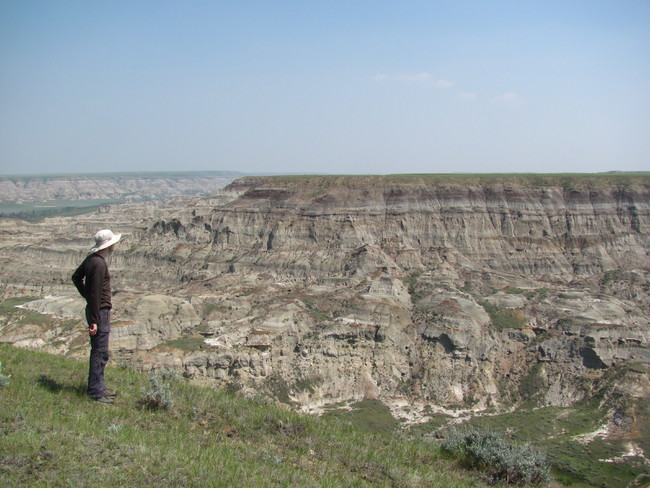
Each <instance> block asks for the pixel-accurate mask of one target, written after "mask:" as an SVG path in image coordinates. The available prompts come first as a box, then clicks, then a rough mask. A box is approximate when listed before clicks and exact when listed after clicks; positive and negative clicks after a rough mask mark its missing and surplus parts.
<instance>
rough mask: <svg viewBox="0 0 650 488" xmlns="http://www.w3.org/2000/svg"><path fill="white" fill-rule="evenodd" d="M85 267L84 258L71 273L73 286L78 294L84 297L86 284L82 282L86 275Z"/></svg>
mask: <svg viewBox="0 0 650 488" xmlns="http://www.w3.org/2000/svg"><path fill="white" fill-rule="evenodd" d="M85 267H86V261H85V260H84V262H83V263H81V264H80V265H79V267H78V268H77V270H76V271H75V272H74V273H73V274H72V282H73V283H74V286H76V287H77V290H78V291H79V294H80V295H81V296H82V297H84V298H86V286H85V284H84V278H85V275H86V272H85Z"/></svg>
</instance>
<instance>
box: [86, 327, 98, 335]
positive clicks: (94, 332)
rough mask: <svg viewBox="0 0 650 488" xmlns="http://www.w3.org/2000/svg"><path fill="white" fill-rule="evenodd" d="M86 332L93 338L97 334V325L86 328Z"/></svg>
mask: <svg viewBox="0 0 650 488" xmlns="http://www.w3.org/2000/svg"><path fill="white" fill-rule="evenodd" d="M88 332H89V333H90V335H91V336H94V335H95V334H97V324H92V325H91V326H90V327H89V328H88Z"/></svg>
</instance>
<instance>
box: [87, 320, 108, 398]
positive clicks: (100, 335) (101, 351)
mask: <svg viewBox="0 0 650 488" xmlns="http://www.w3.org/2000/svg"><path fill="white" fill-rule="evenodd" d="M86 320H89V314H88V310H86ZM88 325H90V322H88ZM110 333H111V310H110V308H102V309H100V310H99V323H98V324H97V334H95V335H94V336H90V367H89V370H88V395H90V396H91V397H93V398H101V397H102V396H104V367H105V366H106V363H107V362H108V356H109V353H108V336H109V334H110Z"/></svg>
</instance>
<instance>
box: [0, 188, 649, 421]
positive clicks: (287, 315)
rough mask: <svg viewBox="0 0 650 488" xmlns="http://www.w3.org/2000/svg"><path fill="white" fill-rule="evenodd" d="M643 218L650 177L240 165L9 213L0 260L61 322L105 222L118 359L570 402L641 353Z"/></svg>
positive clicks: (371, 389)
mask: <svg viewBox="0 0 650 488" xmlns="http://www.w3.org/2000/svg"><path fill="white" fill-rule="evenodd" d="M649 224H650V178H648V176H625V177H623V176H620V177H616V176H597V175H589V176H582V177H580V176H517V175H511V176H507V177H506V176H503V177H496V176H492V175H486V176H484V177H479V176H467V177H461V176H459V177H444V176H427V175H423V176H385V177H379V176H377V177H371V176H366V177H351V176H350V177H334V176H331V177H324V176H313V177H305V176H301V177H248V178H242V179H240V180H237V181H235V182H234V183H233V184H231V185H230V186H229V187H228V188H227V190H226V192H225V193H224V194H223V195H220V196H219V197H205V198H186V199H183V200H177V201H176V202H174V203H170V204H167V206H165V207H153V206H151V205H147V204H139V205H135V204H132V205H121V206H115V207H110V208H108V209H105V212H104V213H103V214H101V215H100V214H95V215H91V216H85V217H82V218H76V219H75V220H71V219H50V220H48V221H46V222H44V223H43V224H35V225H27V224H23V223H20V222H16V221H5V222H3V224H2V226H1V227H0V232H2V236H3V237H2V246H1V248H0V251H1V255H0V258H1V259H2V264H3V274H4V276H3V282H4V293H5V295H15V294H18V293H32V294H36V295H45V294H52V293H55V294H56V296H55V297H54V298H49V299H46V300H40V301H37V302H34V303H31V304H30V303H28V304H26V305H25V307H27V308H31V309H35V310H41V311H46V312H48V313H52V314H54V315H56V316H59V317H61V319H63V318H65V317H68V318H69V316H70V315H72V316H74V315H78V313H79V310H80V306H79V303H80V300H79V298H78V297H75V295H74V293H73V290H72V289H71V285H70V283H69V275H70V274H71V271H72V270H73V269H74V266H75V265H76V264H77V263H78V262H79V261H80V260H81V259H82V258H83V256H84V254H85V252H86V249H87V247H89V245H88V236H90V235H92V233H94V231H95V230H97V229H98V228H101V227H108V226H112V227H114V230H116V231H122V232H124V233H125V239H124V242H123V243H122V244H121V245H120V248H119V249H118V252H116V253H115V255H114V259H113V263H112V264H111V266H112V270H113V275H114V277H115V278H114V280H115V290H116V295H115V298H114V302H115V313H114V331H115V332H114V335H113V336H114V342H113V349H114V353H115V354H116V356H117V357H120V356H122V357H124V358H128V359H129V360H130V361H132V362H133V363H135V364H140V365H141V366H142V367H143V368H150V367H151V368H159V367H173V368H176V369H178V370H179V371H181V372H182V373H183V374H185V375H186V376H190V377H201V378H204V379H212V380H214V381H216V382H219V383H223V384H226V383H227V384H231V385H235V386H236V387H238V388H240V389H242V390H243V391H248V392H250V393H251V394H255V395H268V396H269V397H273V398H275V399H276V400H280V401H282V402H284V403H293V404H295V405H298V406H302V407H303V408H304V409H305V410H310V411H318V409H319V408H321V407H322V406H323V405H326V404H328V403H335V402H343V401H349V400H353V399H362V398H378V399H381V400H382V401H384V402H386V403H387V404H390V405H392V406H393V409H394V413H395V414H396V415H403V416H413V415H414V412H425V411H426V412H433V411H436V409H445V410H481V409H486V408H490V407H496V408H498V407H504V406H508V405H513V404H518V403H521V402H524V401H531V402H537V403H539V404H545V405H570V404H572V403H573V402H576V401H578V400H581V399H583V398H586V397H589V396H590V395H593V393H594V389H595V388H596V387H595V386H594V385H597V384H599V383H598V382H599V381H605V379H606V378H607V375H608V374H610V371H612V370H613V369H615V368H617V367H619V366H620V365H624V364H637V363H643V364H648V363H650V352H649V351H650V350H649V349H648V340H649V338H650V328H649V318H648V316H649V314H648V304H649V303H650V256H649V252H650V233H649ZM48 233H49V234H48ZM71 301H72V302H73V303H74V305H72V304H71ZM71 312H74V313H71ZM17 331H18V327H17V326H15V325H11V324H6V325H4V326H3V329H1V331H0V334H1V337H0V340H5V341H13V339H11V338H12V337H13V338H14V339H15V338H17V337H18V336H20V340H23V341H24V340H27V339H28V338H27V337H24V336H25V334H22V335H21V334H18V333H17ZM12 334H13V335H12ZM66 334H67V335H66ZM82 335H83V330H81V329H74V330H72V331H70V330H67V331H62V332H61V334H59V344H61V343H65V344H67V345H66V346H65V347H59V350H60V351H62V352H66V353H69V354H78V353H81V351H83V348H80V347H78V348H75V347H74V344H75V341H78V343H79V346H81V345H82V344H83V343H82V342H81V341H82V339H83V336H82ZM62 337H65V338H66V339H65V340H61V338H62ZM16 340H17V339H16ZM54 342H56V341H54V339H53V338H52V340H50V341H49V342H48V341H45V342H44V343H43V344H41V346H42V347H52V346H51V344H53V343H54ZM32 345H33V344H32ZM644 381H645V383H644ZM636 384H637V386H638V388H640V390H639V391H641V393H640V394H641V395H642V396H643V395H648V391H647V377H644V376H643V375H642V376H640V377H639V378H638V381H637V383H636Z"/></svg>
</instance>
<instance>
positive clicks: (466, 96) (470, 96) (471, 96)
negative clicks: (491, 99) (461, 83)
mask: <svg viewBox="0 0 650 488" xmlns="http://www.w3.org/2000/svg"><path fill="white" fill-rule="evenodd" d="M477 97H478V93H476V92H460V93H459V94H458V95H457V98H460V99H461V100H476V98H477Z"/></svg>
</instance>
